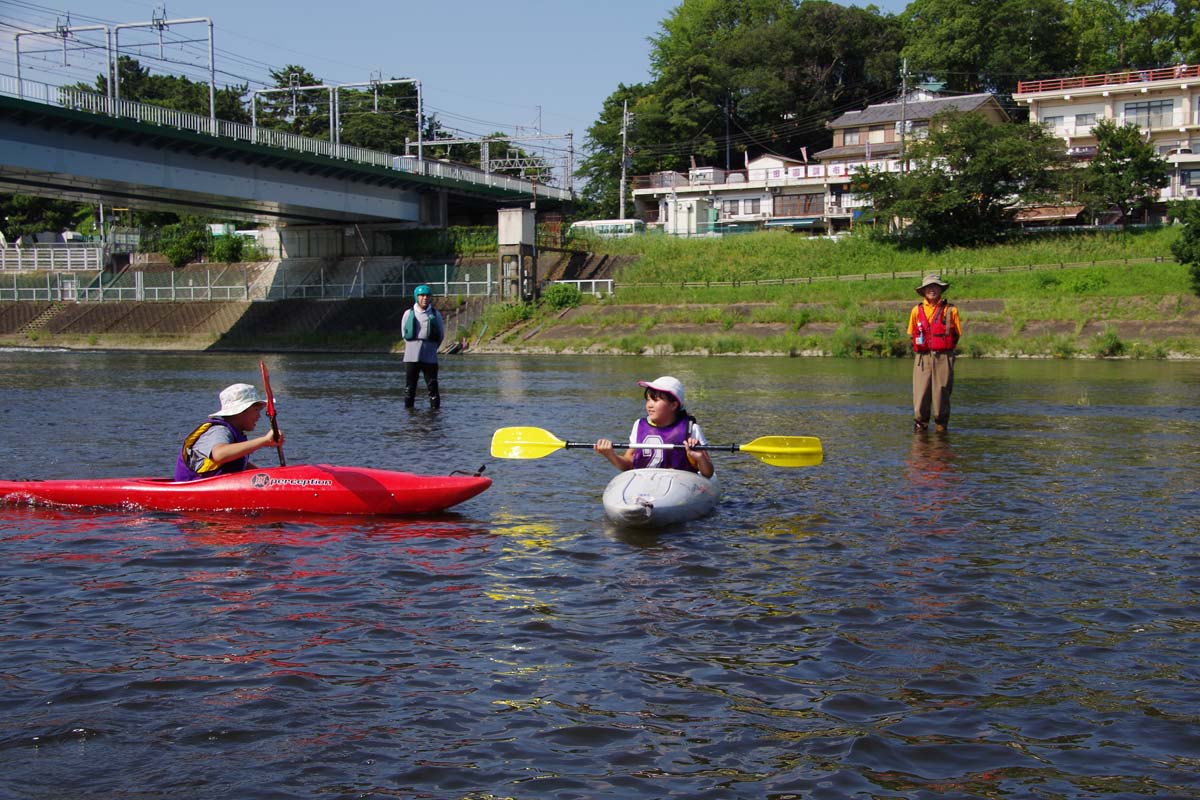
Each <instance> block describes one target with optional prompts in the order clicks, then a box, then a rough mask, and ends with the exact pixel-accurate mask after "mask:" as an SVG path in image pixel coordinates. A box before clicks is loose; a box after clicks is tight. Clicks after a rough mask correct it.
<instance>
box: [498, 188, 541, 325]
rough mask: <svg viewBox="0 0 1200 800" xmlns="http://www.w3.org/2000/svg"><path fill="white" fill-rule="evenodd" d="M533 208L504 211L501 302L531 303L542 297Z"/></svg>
mask: <svg viewBox="0 0 1200 800" xmlns="http://www.w3.org/2000/svg"><path fill="white" fill-rule="evenodd" d="M535 220H536V215H535V212H534V210H533V209H532V208H502V209H500V226H499V230H498V232H497V238H498V241H499V243H500V299H501V300H508V301H517V300H523V301H526V302H531V301H533V300H536V299H537V297H538V295H539V294H541V285H540V281H539V280H538V268H537V225H536V222H535Z"/></svg>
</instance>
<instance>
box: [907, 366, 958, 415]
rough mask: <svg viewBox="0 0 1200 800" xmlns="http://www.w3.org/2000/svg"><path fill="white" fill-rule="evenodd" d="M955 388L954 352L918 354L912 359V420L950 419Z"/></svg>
mask: <svg viewBox="0 0 1200 800" xmlns="http://www.w3.org/2000/svg"><path fill="white" fill-rule="evenodd" d="M952 391H954V354H953V353H917V354H916V359H915V360H914V361H913V419H914V420H916V421H917V422H919V423H921V424H922V425H928V424H929V420H930V416H931V415H930V412H931V411H932V418H933V422H934V424H935V425H945V424H947V423H948V422H949V421H950V393H951V392H952Z"/></svg>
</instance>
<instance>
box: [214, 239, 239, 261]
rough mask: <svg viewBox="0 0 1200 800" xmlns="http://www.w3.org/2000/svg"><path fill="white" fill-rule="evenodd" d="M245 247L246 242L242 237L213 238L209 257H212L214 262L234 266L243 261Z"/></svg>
mask: <svg viewBox="0 0 1200 800" xmlns="http://www.w3.org/2000/svg"><path fill="white" fill-rule="evenodd" d="M245 246H246V240H245V239H243V238H242V237H240V236H217V237H214V238H213V241H212V248H211V250H210V251H209V255H211V256H212V259H213V261H220V262H221V263H222V264H234V263H237V262H238V261H241V260H242V251H243V250H244V249H245Z"/></svg>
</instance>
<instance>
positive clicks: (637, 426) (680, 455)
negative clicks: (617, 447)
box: [595, 375, 713, 478]
mask: <svg viewBox="0 0 1200 800" xmlns="http://www.w3.org/2000/svg"><path fill="white" fill-rule="evenodd" d="M638 386H642V387H644V388H645V390H646V391H645V398H646V416H645V417H644V418H642V419H639V420H638V421H637V422H635V423H633V430H631V431H630V432H629V441H630V443H631V444H674V445H682V447H681V448H677V449H671V450H657V449H649V448H644V447H631V448H630V449H628V450H626V451H625V453H624V455H617V453H616V451H614V450H613V443H612V441H611V440H609V439H600V440H598V441H597V442H596V444H595V450H596V452H597V453H599V454H600V455H602V456H604V457H605V458H607V459H608V460H609V461H610V462H611V463H612V465H613V466H614V467H616V468H617V469H619V470H622V471H624V470H629V469H644V468H648V467H660V468H664V469H682V470H687V471H688V472H698V473H700V474H701V475H703V476H704V477H705V478H711V477H712V476H713V463H712V459H711V458H709V457H708V452H707V451H705V450H695V449H693V448H695V447H696V446H697V445H705V444H708V442H706V441H705V440H704V432H703V431H701V430H700V425H699V424H698V423H697V422H696V418H695V417H693V416H691V415H689V414H688V413H687V411H686V410H685V409H684V407H683V398H684V390H683V384H682V383H681V382H680V381H679V379H677V378H673V377H671V376H670V375H664V376H663V377H661V378H656V379H655V380H653V381H638Z"/></svg>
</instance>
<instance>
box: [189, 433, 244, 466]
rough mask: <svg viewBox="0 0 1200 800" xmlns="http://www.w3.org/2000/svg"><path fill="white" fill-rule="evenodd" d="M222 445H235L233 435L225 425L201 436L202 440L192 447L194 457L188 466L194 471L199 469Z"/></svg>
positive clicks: (198, 440)
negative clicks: (217, 447)
mask: <svg viewBox="0 0 1200 800" xmlns="http://www.w3.org/2000/svg"><path fill="white" fill-rule="evenodd" d="M222 444H233V434H232V433H230V432H229V429H228V428H226V427H225V426H224V425H213V426H212V427H211V428H209V429H208V430H206V431H205V432H204V433H202V434H200V438H199V439H197V440H196V443H195V444H194V445H192V457H191V459H190V463H189V464H188V466H189V467H191V468H192V469H193V470H196V469H199V467H200V465H201V464H203V463H204V459H206V458H208V457H209V456H211V455H212V451H213V448H214V447H216V446H217V445H222Z"/></svg>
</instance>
